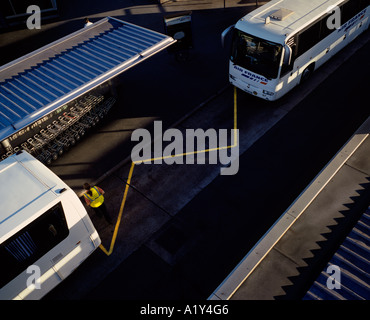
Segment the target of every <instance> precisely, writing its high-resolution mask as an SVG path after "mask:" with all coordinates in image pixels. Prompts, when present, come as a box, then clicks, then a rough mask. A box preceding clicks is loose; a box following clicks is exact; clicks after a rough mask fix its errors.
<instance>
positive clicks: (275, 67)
mask: <svg viewBox="0 0 370 320" xmlns="http://www.w3.org/2000/svg"><path fill="white" fill-rule="evenodd" d="M369 4H370V0H272V1H270V2H268V3H267V4H265V5H263V6H261V7H259V8H258V9H256V10H254V11H253V12H251V13H249V14H247V15H246V16H244V17H243V18H242V19H240V20H239V21H238V22H237V23H236V25H234V26H231V27H229V28H228V29H226V30H225V31H224V32H223V34H222V40H223V41H224V39H225V36H226V34H227V33H228V32H229V31H230V30H232V29H234V34H233V42H232V48H231V56H230V62H229V64H230V67H229V80H230V82H231V84H233V85H234V86H236V87H238V88H240V89H241V90H243V91H246V92H248V93H250V94H252V95H255V96H257V97H260V98H263V99H266V100H276V99H279V98H280V97H282V96H283V95H284V94H286V93H287V92H288V91H289V90H291V89H292V88H293V87H295V86H296V85H297V84H299V83H301V82H302V81H304V80H306V79H307V78H308V77H309V76H310V75H311V74H312V72H313V71H314V70H316V69H317V68H318V67H320V66H321V65H322V64H323V63H324V62H326V61H327V60H328V59H329V58H330V57H332V56H333V55H334V54H335V53H337V52H338V51H339V50H341V49H342V48H343V47H344V46H346V45H347V44H348V43H349V42H351V41H352V40H353V39H354V38H356V37H357V36H358V35H359V34H360V33H362V32H363V31H365V30H366V29H367V28H368V26H369V11H370V8H369Z"/></svg>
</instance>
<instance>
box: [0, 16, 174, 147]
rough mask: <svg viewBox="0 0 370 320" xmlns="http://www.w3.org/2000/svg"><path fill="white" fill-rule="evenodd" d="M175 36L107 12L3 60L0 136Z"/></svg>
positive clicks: (117, 70) (161, 46) (0, 76)
mask: <svg viewBox="0 0 370 320" xmlns="http://www.w3.org/2000/svg"><path fill="white" fill-rule="evenodd" d="M174 41H175V40H174V39H172V38H171V37H169V36H166V35H163V34H161V33H158V32H155V31H152V30H149V29H146V28H142V27H139V26H136V25H133V24H130V23H126V22H123V21H121V20H117V19H115V18H111V17H108V18H105V19H102V20H100V21H98V22H96V23H94V24H93V25H91V26H90V27H87V28H83V29H81V30H79V31H77V32H75V33H73V34H71V35H68V36H67V37H64V38H62V39H60V40H58V41H55V42H53V43H52V44H49V45H48V46H46V47H43V48H41V49H39V50H37V51H35V52H32V53H30V54H28V55H26V56H24V57H21V58H19V59H17V60H15V61H13V62H11V63H8V64H6V65H4V66H3V67H1V68H0V141H1V140H3V139H5V138H7V137H8V136H10V135H11V134H13V133H15V132H16V131H18V130H20V129H22V128H24V127H26V126H27V125H29V124H31V123H33V122H34V121H36V120H37V119H39V118H41V117H42V116H44V115H46V114H48V113H49V112H51V111H53V110H55V109H57V108H58V107H60V106H62V105H64V104H66V103H68V102H69V101H71V100H73V99H75V98H77V97H78V96H80V95H82V94H84V93H85V92H87V91H89V90H91V89H93V88H94V87H96V86H98V85H100V84H102V83H104V82H105V81H107V80H109V79H111V78H112V77H114V76H116V75H118V74H119V73H121V72H123V71H125V70H127V69H128V68H130V67H132V66H133V65H135V64H137V63H139V62H141V61H143V60H144V59H146V58H148V57H149V56H151V55H152V54H154V53H157V52H159V51H161V50H163V49H164V48H166V47H168V46H169V45H171V44H172V43H173V42H174Z"/></svg>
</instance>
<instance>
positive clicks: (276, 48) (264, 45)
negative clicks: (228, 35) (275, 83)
mask: <svg viewBox="0 0 370 320" xmlns="http://www.w3.org/2000/svg"><path fill="white" fill-rule="evenodd" d="M281 52H282V46H281V45H279V44H277V43H273V42H270V41H267V40H263V39H260V38H257V37H254V36H252V35H249V34H247V33H244V32H242V31H240V30H235V34H234V40H233V45H232V52H231V58H230V59H231V61H232V62H233V63H235V64H237V65H239V66H241V67H242V68H245V69H247V70H249V71H252V72H254V73H257V74H259V75H262V76H264V77H266V78H268V79H276V78H277V77H278V73H279V66H280V60H281Z"/></svg>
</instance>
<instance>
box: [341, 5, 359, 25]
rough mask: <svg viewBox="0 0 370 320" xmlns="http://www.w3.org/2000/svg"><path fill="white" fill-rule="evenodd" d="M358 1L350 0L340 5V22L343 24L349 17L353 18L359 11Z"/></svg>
mask: <svg viewBox="0 0 370 320" xmlns="http://www.w3.org/2000/svg"><path fill="white" fill-rule="evenodd" d="M358 7H359V1H358V0H350V1H348V2H346V3H345V4H343V5H342V6H341V8H340V9H341V13H342V21H341V23H342V24H344V23H346V22H347V21H348V20H350V19H351V18H353V17H354V16H355V15H356V14H357V13H358V12H359V8H358Z"/></svg>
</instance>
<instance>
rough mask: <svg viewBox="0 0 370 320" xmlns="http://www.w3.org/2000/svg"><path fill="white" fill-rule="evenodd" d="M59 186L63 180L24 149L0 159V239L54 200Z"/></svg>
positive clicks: (32, 217) (28, 220)
mask: <svg viewBox="0 0 370 320" xmlns="http://www.w3.org/2000/svg"><path fill="white" fill-rule="evenodd" d="M62 188H67V187H66V185H65V184H64V182H63V181H62V180H60V179H59V178H58V177H57V176H56V175H54V174H53V173H52V172H51V171H50V170H49V169H48V168H46V167H45V166H44V165H42V164H41V163H40V162H39V161H37V160H36V159H35V158H34V157H32V156H31V155H30V154H28V153H26V152H25V151H23V152H21V153H20V154H14V155H12V156H10V157H8V158H6V159H5V160H3V161H1V162H0V200H1V210H0V243H2V242H3V241H4V240H5V239H7V238H8V237H9V236H10V235H12V234H14V233H16V232H17V231H19V230H20V229H22V228H23V227H24V225H26V224H28V223H29V222H30V221H32V220H34V218H35V215H39V214H40V213H42V210H45V207H47V206H50V204H51V203H52V202H55V201H56V200H57V198H58V196H59V194H58V193H57V191H58V190H61V189H62ZM10 233H11V234H10Z"/></svg>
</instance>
